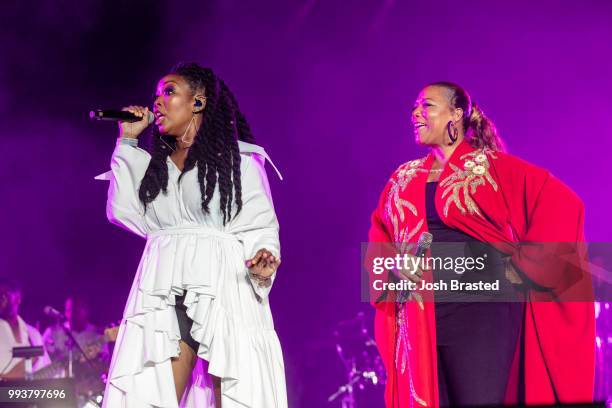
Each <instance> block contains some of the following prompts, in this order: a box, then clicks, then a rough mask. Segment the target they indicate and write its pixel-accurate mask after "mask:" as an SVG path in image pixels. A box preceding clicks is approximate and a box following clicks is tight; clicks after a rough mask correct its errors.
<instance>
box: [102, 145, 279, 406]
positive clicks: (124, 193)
mask: <svg viewBox="0 0 612 408" xmlns="http://www.w3.org/2000/svg"><path fill="white" fill-rule="evenodd" d="M124 142H125V141H124V140H121V139H120V140H119V141H118V143H117V146H116V148H115V151H114V153H113V156H112V160H111V171H109V172H107V173H105V174H102V175H100V176H98V177H96V178H97V179H107V180H110V187H109V191H108V203H107V216H108V218H109V220H110V221H111V222H113V223H115V224H117V225H120V226H122V227H124V228H126V229H128V230H130V231H131V232H133V233H135V234H137V235H139V236H141V237H143V238H146V240H147V241H146V244H145V248H144V252H143V255H142V258H141V260H140V264H139V266H138V270H137V272H136V276H135V278H134V283H133V284H132V289H131V290H130V294H129V297H128V300H127V305H126V307H125V310H124V314H123V319H122V323H121V326H120V329H119V333H118V338H117V342H116V345H115V349H114V353H113V357H112V361H111V366H110V372H109V376H108V383H107V386H106V391H105V393H104V403H103V407H108V408H141V407H143V408H144V407H146V408H149V407H178V406H179V403H178V402H177V399H176V392H175V388H174V382H173V376H172V368H171V360H170V359H171V358H172V357H176V356H178V355H179V351H180V349H179V343H178V342H179V339H180V332H179V326H178V321H177V317H176V313H175V310H174V304H175V296H180V295H182V294H185V300H184V304H185V306H186V307H187V315H188V316H189V317H190V318H191V319H192V320H193V326H192V328H191V336H192V337H193V338H194V339H195V341H197V342H198V343H200V344H199V348H198V351H197V355H198V357H199V358H198V360H197V361H198V363H197V365H196V368H195V369H194V374H193V376H192V379H191V382H190V384H189V385H188V388H187V390H186V391H185V394H184V397H183V400H182V401H181V403H180V406H182V407H183V406H184V407H190V408H192V407H193V408H200V407H209V406H210V407H212V406H214V405H213V391H212V384H211V381H210V376H209V375H207V374H206V372H208V373H210V374H212V375H214V376H216V377H220V378H221V379H222V380H221V393H222V406H223V408H233V407H252V408H276V407H286V406H287V396H286V386H285V372H284V364H283V356H282V351H281V347H280V343H279V340H278V337H277V335H276V331H275V330H274V324H273V321H272V314H271V312H270V306H269V303H268V294H269V292H270V287H268V288H260V287H259V286H258V285H257V284H256V283H255V282H253V281H252V280H251V279H250V277H249V274H248V269H247V268H246V266H245V261H246V259H249V258H251V257H252V256H254V254H255V253H256V252H257V251H258V250H259V249H261V248H266V249H268V250H269V251H270V252H271V253H272V254H274V255H275V256H280V245H279V238H278V222H277V219H276V214H275V212H274V206H273V203H272V198H271V196H270V190H269V186H268V181H267V177H266V172H265V169H264V163H265V159H266V158H267V159H268V160H269V157H268V156H267V155H266V153H265V151H264V150H263V148H261V147H260V146H257V145H253V144H249V143H244V142H239V147H240V152H241V155H240V157H241V165H240V170H241V175H242V202H243V205H242V211H241V212H240V213H239V214H238V215H237V216H235V217H234V218H232V219H231V221H230V222H228V223H227V224H226V225H225V226H224V225H223V215H222V213H221V211H220V204H219V191H218V188H217V189H216V190H215V193H214V195H213V199H212V200H211V202H210V204H209V207H210V214H205V213H204V212H203V211H202V210H201V194H200V188H199V184H198V178H197V166H196V167H194V168H193V169H191V170H190V171H188V172H187V173H185V174H184V175H183V178H182V179H181V182H180V184H179V183H178V177H179V175H180V170H179V169H178V168H177V167H176V165H175V164H174V162H173V161H172V160H171V159H170V158H169V157H168V159H167V165H168V179H169V180H168V189H167V195H164V194H163V193H162V192H160V193H159V195H158V196H157V198H156V199H155V200H154V201H153V202H152V203H150V204H149V205H148V206H147V210H146V212H145V211H144V207H143V205H142V203H141V202H140V200H139V199H138V188H139V186H140V182H141V180H142V178H143V176H144V174H145V171H146V169H147V166H148V164H149V161H150V155H149V154H148V153H147V152H146V151H145V150H142V149H140V148H138V147H135V146H132V145H130V144H126V143H124ZM279 177H280V174H279ZM217 187H218V185H217ZM234 213H235V210H234V211H232V214H234ZM275 275H276V274H275ZM275 275H273V277H272V280H274V278H275ZM204 360H205V361H204Z"/></svg>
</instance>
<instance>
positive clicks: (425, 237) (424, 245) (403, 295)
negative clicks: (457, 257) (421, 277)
mask: <svg viewBox="0 0 612 408" xmlns="http://www.w3.org/2000/svg"><path fill="white" fill-rule="evenodd" d="M432 242H433V235H431V233H429V232H423V233H421V235H420V236H419V242H418V244H417V249H416V251H415V253H414V256H416V257H417V258H420V257H422V256H423V255H425V253H426V252H427V250H428V249H429V248H430V247H431V243H432ZM409 295H410V292H409V291H407V290H403V291H401V292H400V293H399V295H398V297H397V302H398V303H405V302H406V301H407V300H408V296H409Z"/></svg>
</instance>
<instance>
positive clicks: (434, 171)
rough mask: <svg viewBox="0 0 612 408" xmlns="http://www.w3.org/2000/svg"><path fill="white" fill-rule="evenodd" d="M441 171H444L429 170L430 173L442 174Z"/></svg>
mask: <svg viewBox="0 0 612 408" xmlns="http://www.w3.org/2000/svg"><path fill="white" fill-rule="evenodd" d="M442 170H444V169H431V170H429V172H430V173H440V172H442Z"/></svg>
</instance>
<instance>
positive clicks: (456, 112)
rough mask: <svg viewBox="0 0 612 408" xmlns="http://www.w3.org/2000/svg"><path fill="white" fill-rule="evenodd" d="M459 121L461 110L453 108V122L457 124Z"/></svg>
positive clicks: (461, 116)
mask: <svg viewBox="0 0 612 408" xmlns="http://www.w3.org/2000/svg"><path fill="white" fill-rule="evenodd" d="M461 119H463V109H461V108H455V110H454V111H453V122H459V121H460V120H461Z"/></svg>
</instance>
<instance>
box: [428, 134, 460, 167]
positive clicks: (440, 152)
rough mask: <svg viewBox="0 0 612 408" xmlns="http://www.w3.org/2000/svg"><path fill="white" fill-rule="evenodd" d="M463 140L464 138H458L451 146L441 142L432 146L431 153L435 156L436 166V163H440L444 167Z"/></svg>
mask: <svg viewBox="0 0 612 408" xmlns="http://www.w3.org/2000/svg"><path fill="white" fill-rule="evenodd" d="M462 140H463V138H458V139H457V141H456V142H455V143H453V145H452V146H449V145H447V144H439V145H435V146H432V148H431V153H432V155H433V157H434V166H435V163H439V165H440V167H444V166H445V165H446V162H447V161H448V160H449V159H450V158H451V156H452V155H453V152H454V151H455V149H456V148H457V146H459V144H460V143H461V142H462Z"/></svg>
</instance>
